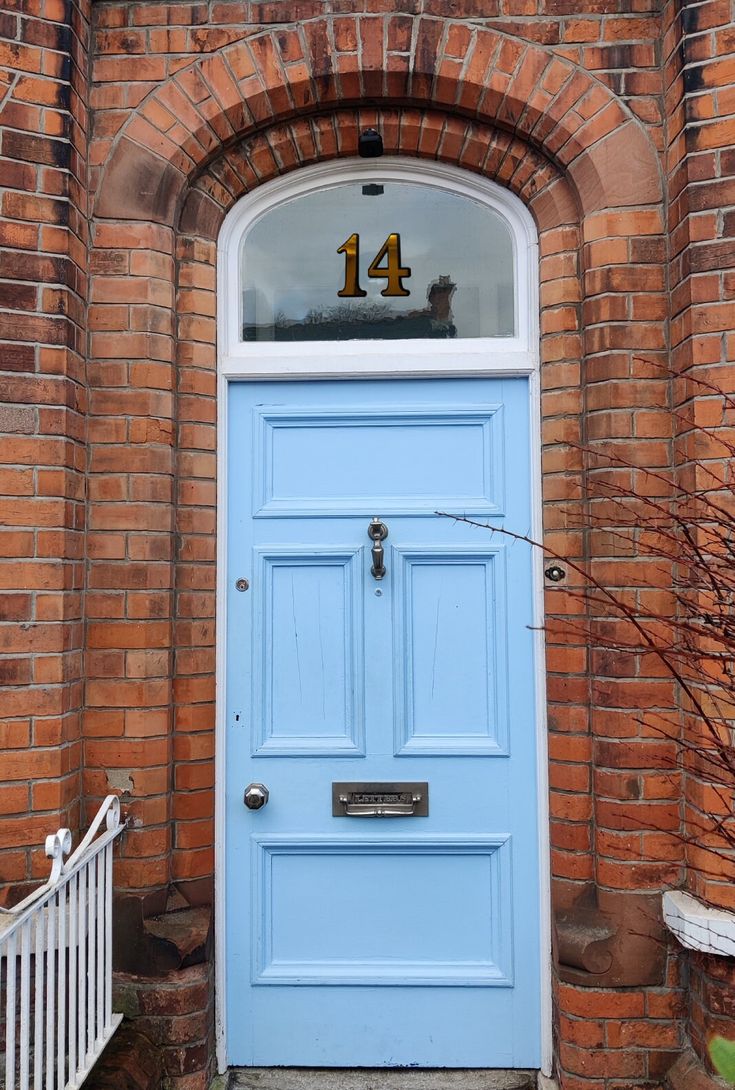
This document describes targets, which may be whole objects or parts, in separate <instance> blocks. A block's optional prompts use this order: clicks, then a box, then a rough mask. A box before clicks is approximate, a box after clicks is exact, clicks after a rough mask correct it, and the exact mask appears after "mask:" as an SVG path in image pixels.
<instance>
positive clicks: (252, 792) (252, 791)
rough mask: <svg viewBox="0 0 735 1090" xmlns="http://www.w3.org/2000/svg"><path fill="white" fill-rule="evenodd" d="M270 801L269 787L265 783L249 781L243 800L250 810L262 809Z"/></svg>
mask: <svg viewBox="0 0 735 1090" xmlns="http://www.w3.org/2000/svg"><path fill="white" fill-rule="evenodd" d="M267 801H268V788H267V787H266V786H265V784H264V783H249V784H248V786H247V787H246V788H245V797H244V798H243V802H244V803H245V805H246V806H247V808H248V810H262V808H263V807H264V806H265V804H266V803H267Z"/></svg>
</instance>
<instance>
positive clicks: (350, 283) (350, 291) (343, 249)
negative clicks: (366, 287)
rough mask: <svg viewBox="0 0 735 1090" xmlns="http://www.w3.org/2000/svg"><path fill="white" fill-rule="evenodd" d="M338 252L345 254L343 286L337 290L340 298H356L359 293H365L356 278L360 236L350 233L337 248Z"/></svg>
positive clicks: (358, 271)
mask: <svg viewBox="0 0 735 1090" xmlns="http://www.w3.org/2000/svg"><path fill="white" fill-rule="evenodd" d="M337 253H338V254H344V255H345V286H344V287H343V288H342V290H341V291H338V292H337V295H339V296H340V297H341V298H342V299H356V298H358V297H359V296H361V295H367V292H366V291H363V290H362V288H361V287H360V281H359V279H358V277H359V275H360V270H359V267H358V266H359V264H360V236H359V235H357V234H354V235H350V237H349V238H348V239H347V242H343V243H342V245H341V246H340V248H339V249H338V250H337Z"/></svg>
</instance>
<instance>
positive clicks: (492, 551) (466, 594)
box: [393, 545, 508, 756]
mask: <svg viewBox="0 0 735 1090" xmlns="http://www.w3.org/2000/svg"><path fill="white" fill-rule="evenodd" d="M393 555H394V556H395V564H396V570H395V581H396V597H397V601H396V624H395V645H396V650H397V655H396V704H395V712H396V726H397V745H398V749H397V752H398V753H403V754H410V753H425V754H429V753H431V754H435V755H437V756H438V755H441V754H446V755H451V754H454V755H457V754H463V753H464V754H472V753H488V754H489V753H492V754H499V755H500V754H506V753H507V751H508V750H507V746H508V729H507V728H508V723H507V676H506V647H507V632H506V627H505V626H506V609H505V600H506V586H505V547H504V545H498V546H496V547H494V548H490V547H484V548H483V547H482V546H474V547H473V548H471V549H464V550H458V549H456V548H453V547H451V546H450V547H446V546H443V547H439V548H436V547H434V548H432V547H426V548H423V549H416V550H415V551H410V552H409V551H406V550H405V549H404V548H403V547H401V548H395V549H394V550H393Z"/></svg>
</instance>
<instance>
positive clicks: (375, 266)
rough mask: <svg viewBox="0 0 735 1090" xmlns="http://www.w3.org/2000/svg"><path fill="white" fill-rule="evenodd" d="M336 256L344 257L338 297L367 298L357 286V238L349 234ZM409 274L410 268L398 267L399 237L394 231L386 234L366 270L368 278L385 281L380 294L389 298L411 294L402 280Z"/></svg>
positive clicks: (358, 257) (358, 284)
mask: <svg viewBox="0 0 735 1090" xmlns="http://www.w3.org/2000/svg"><path fill="white" fill-rule="evenodd" d="M337 253H338V254H344V255H345V286H344V287H343V288H342V290H341V291H338V292H337V295H339V296H340V297H341V298H343V299H345V298H349V299H356V298H358V297H360V296H364V295H367V292H366V291H363V290H362V288H361V287H360V280H359V264H360V236H359V235H358V234H357V233H355V234H354V235H350V237H349V238H348V239H347V241H346V242H343V243H342V245H341V246H340V248H339V249H338V250H337ZM384 258H385V261H386V263H385V265H381V264H380V262H381V261H382V260H383V259H384ZM410 275H411V267H410V265H403V266H402V265H401V236H400V235H399V234H398V233H397V232H396V231H393V232H391V234H389V235H388V237H387V239H386V240H385V242H384V243H383V245H382V246H381V247H380V249H379V250H378V252H377V254H376V255H375V257H374V258H373V260H372V261H371V263H370V265H369V267H368V276H369V277H371V279H374V280H375V279H377V280H383V279H385V280H387V281H388V285H387V287H385V288H383V290H382V291H381V293H380V294H381V295H383V296H385V297H387V298H388V297H391V296H393V297H395V296H401V295H410V294H411V292H410V291H409V290H408V289H407V288H404V286H403V280H404V278H408V277H409V276H410Z"/></svg>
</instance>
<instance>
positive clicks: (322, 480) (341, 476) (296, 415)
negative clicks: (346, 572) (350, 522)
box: [253, 403, 504, 517]
mask: <svg viewBox="0 0 735 1090" xmlns="http://www.w3.org/2000/svg"><path fill="white" fill-rule="evenodd" d="M502 427H503V420H502V406H500V405H486V406H483V408H482V409H481V410H479V411H478V409H477V408H475V407H472V406H456V407H447V408H443V407H442V408H435V409H432V410H429V409H424V410H422V409H419V408H411V407H406V408H403V409H400V408H393V407H391V408H390V409H388V408H386V409H384V410H383V411H380V412H371V411H370V410H369V409H366V410H363V411H360V410H357V409H355V410H353V411H351V412H339V411H335V410H330V409H329V408H328V407H326V405H324V403H323V404H322V405H321V406H320V407H319V409H318V410H317V411H315V412H313V413H307V412H303V411H302V412H299V411H296V410H288V409H280V408H279V409H278V410H265V409H262V410H261V409H258V410H256V420H255V435H256V451H255V460H254V465H253V469H254V491H255V495H256V509H255V512H254V513H255V514H256V515H257V516H259V517H266V516H271V517H274V516H276V517H295V516H299V515H300V516H304V517H308V516H311V515H332V516H338V517H339V516H343V515H349V514H370V513H372V512H373V510H374V508H376V505H377V509H378V510H380V511H381V512H382V513H383V514H387V513H389V512H411V513H414V514H419V513H422V514H425V515H431V516H433V515H434V514H435V512H436V511H437V510H440V509H444V508H448V509H450V510H452V511H456V510H457V509H458V508H459V509H461V510H468V509H470V508H471V509H472V510H473V511H475V512H477V513H481V514H490V513H492V514H498V513H499V512H500V510H501V508H500V504H501V497H502V494H503V488H504V466H503V461H504V459H503V444H502ZM408 450H410V452H411V454H410V457H408V458H406V457H405V452H406V451H408Z"/></svg>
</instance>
